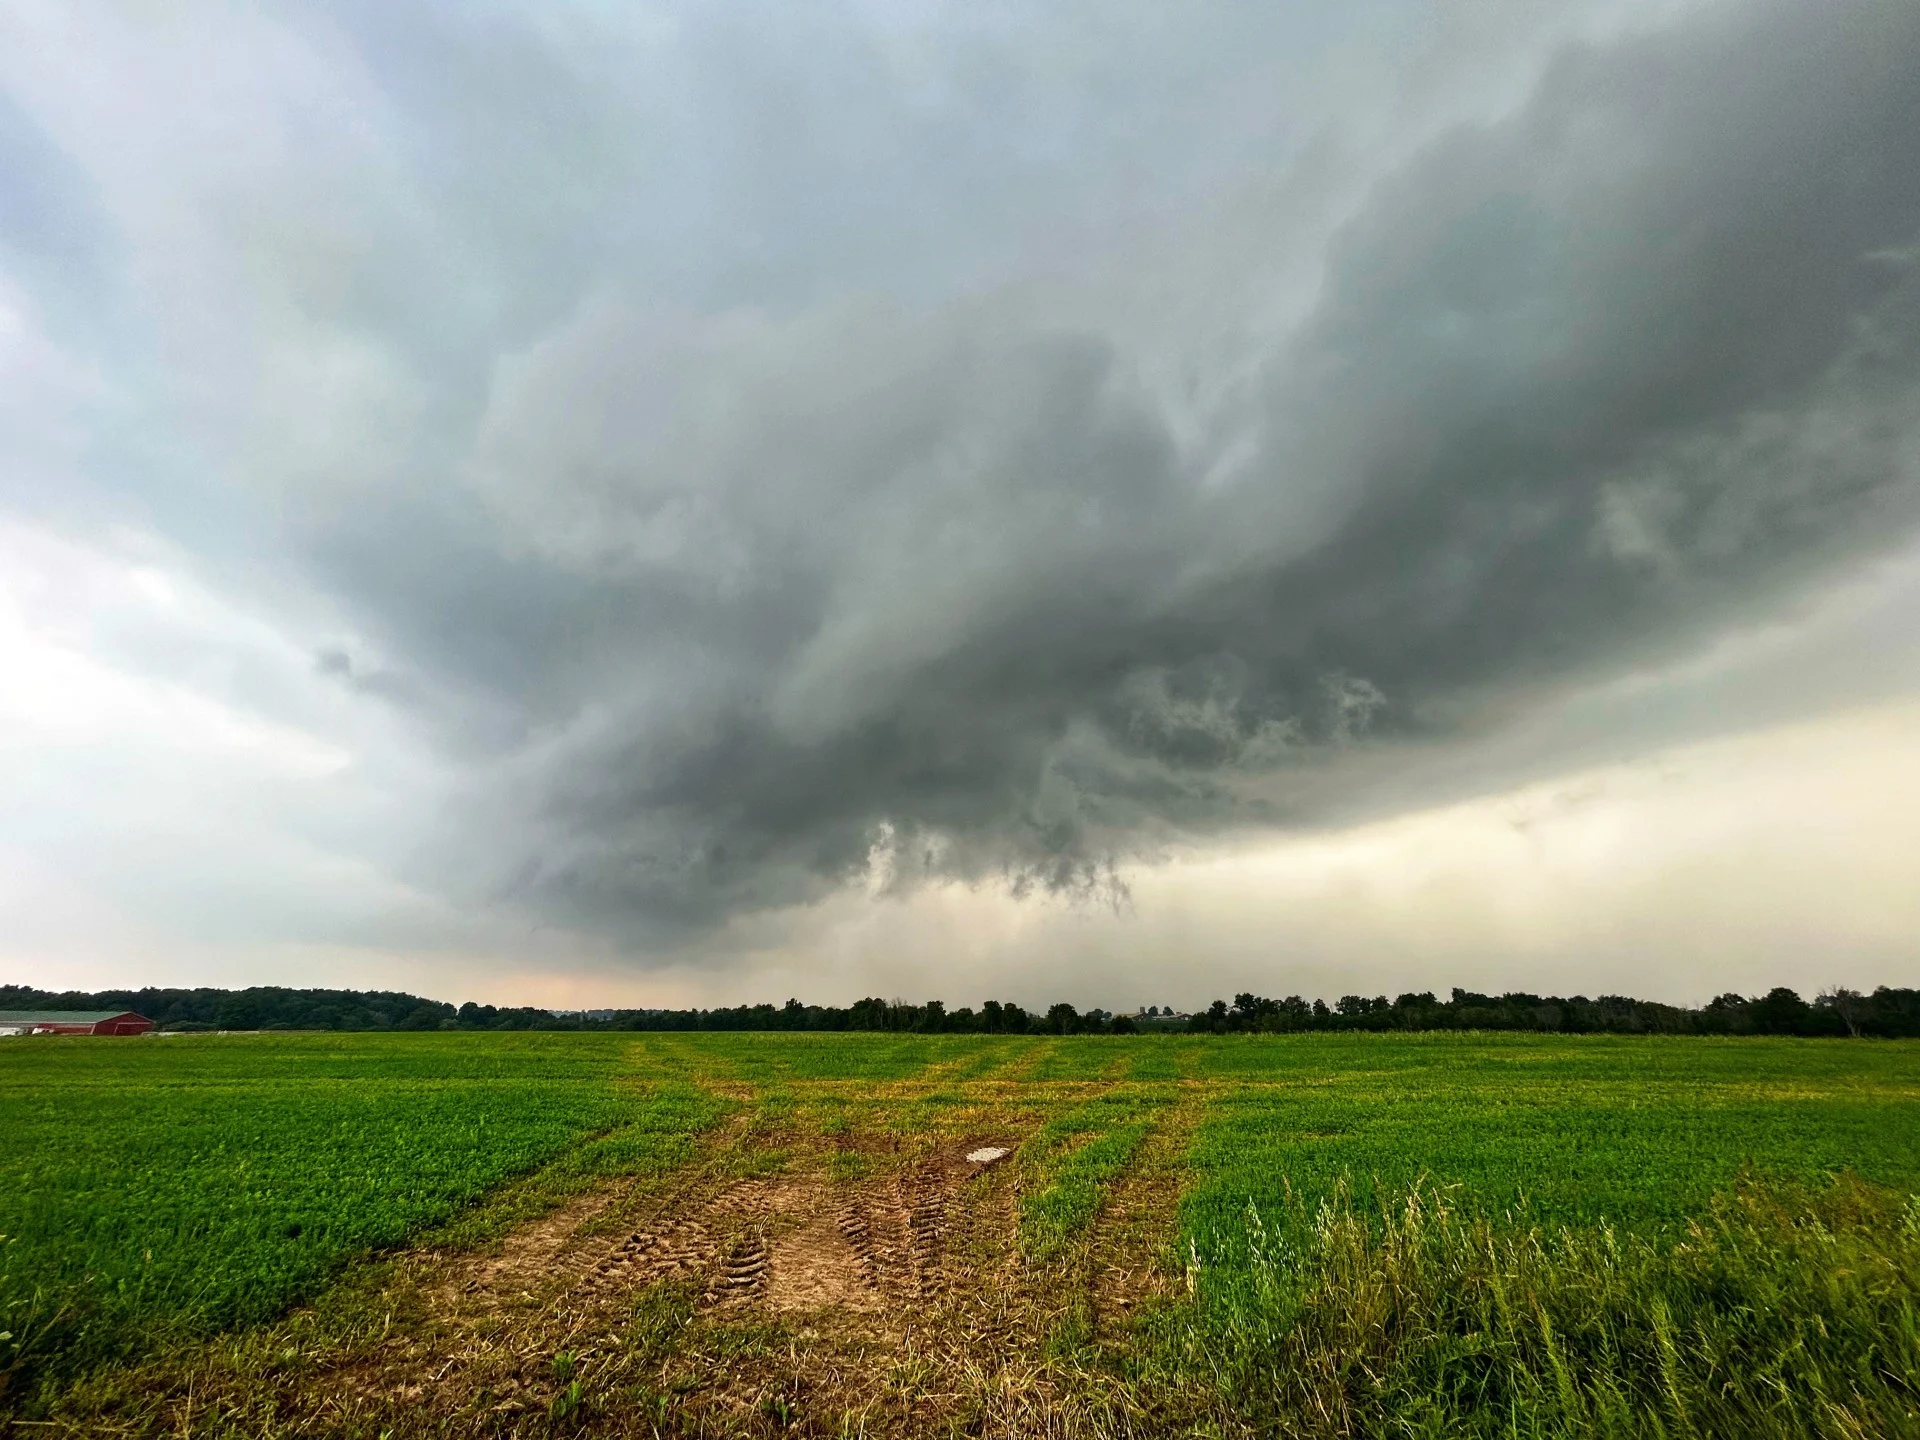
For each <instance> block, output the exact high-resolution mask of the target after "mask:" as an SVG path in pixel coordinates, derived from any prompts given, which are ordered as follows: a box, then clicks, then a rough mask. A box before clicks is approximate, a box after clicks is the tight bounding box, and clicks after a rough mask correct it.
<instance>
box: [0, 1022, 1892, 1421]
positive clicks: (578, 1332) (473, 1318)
mask: <svg viewBox="0 0 1920 1440" xmlns="http://www.w3.org/2000/svg"><path fill="white" fill-rule="evenodd" d="M0 1104H3V1105H4V1111H5V1117H6V1123H5V1126H4V1131H3V1134H0V1335H3V1336H4V1338H0V1376H4V1379H5V1385H6V1388H5V1389H4V1390H0V1414H4V1413H9V1407H10V1413H11V1415H12V1417H13V1421H14V1423H15V1424H17V1425H19V1426H21V1427H22V1428H21V1429H20V1433H21V1434H53V1433H72V1434H103V1433H127V1434H155V1435H159V1434H169V1435H178V1434H192V1435H209V1436H212V1435H249V1436H252V1435H296V1434H298V1435H336V1434H338V1435H365V1436H368V1437H376V1436H383V1435H385V1436H395V1437H398V1436H407V1435H428V1434H445V1435H466V1434H525V1435H535V1434H538V1435H546V1434H554V1433H581V1434H613V1435H645V1436H652V1435H669V1434H712V1435H735V1434H779V1433H791V1434H824V1435H834V1434H869V1435H887V1434H916V1435H917V1434H930V1435H931V1434H948V1433H961V1434H982V1433H985V1434H1009V1435H1020V1434H1035V1435H1041V1434H1048V1435H1068V1434H1089V1435H1098V1434H1138V1435H1157V1434H1218V1435H1231V1434H1247V1433H1256V1434H1276V1435H1286V1434H1311V1435H1374V1434H1380V1435H1408V1436H1412V1435H1443V1434H1475V1435H1478V1434H1485V1435H1516V1436H1517V1435H1529V1436H1531V1435H1589V1434H1591V1435H1643V1434H1644V1435H1654V1434H1660V1435H1701V1436H1707V1435H1730V1434H1741V1435H1746V1434H1756V1435H1783V1436H1784V1435H1860V1436H1868V1435H1920V1203H1917V1202H1915V1200H1914V1199H1913V1198H1912V1197H1913V1194H1914V1192H1915V1191H1916V1190H1920V1045H1916V1044H1909V1043H1906V1042H1889V1043H1874V1042H1844V1041H1833V1042H1828V1041H1796V1040H1761V1039H1737V1040H1707V1039H1697V1038H1694V1039H1664V1040H1663V1039H1625V1038H1567V1037H1557V1038H1533V1037H1525V1036H1499V1037H1491V1036H1474V1035H1431V1036H1407V1037H1386V1036H1369V1035H1351V1036H1334V1035H1323V1036H1297V1037H1254V1038H1249V1037H1218V1038H1212V1037H1171V1036H1137V1037H1112V1038H1095V1037H1078V1038H1064V1039H1044V1038H1034V1037H1021V1038H996V1037H970V1036H898V1037H888V1036H864V1035H834V1036H809V1035H781V1036H774V1035H676V1036H634V1035H622V1034H605V1033H600V1034H559V1035H555V1034H545V1035H542V1034H519V1035H505V1034H488V1033H482V1034H423V1035H360V1036H354V1035H310V1036H308V1035H284V1036H249V1037H241V1036H234V1037H213V1036H203V1037H190V1038H179V1039H156V1040H139V1041H114V1042H102V1041H91V1040H71V1041H69V1040H49V1039H34V1040H23V1041H13V1042H8V1043H6V1044H4V1045H0ZM981 1145H1001V1146H1005V1147H1007V1148H1009V1149H1010V1150H1012V1152H1013V1153H1012V1155H1011V1157H1010V1158H1009V1159H1008V1160H1007V1161H1005V1162H1004V1163H1001V1164H997V1165H992V1166H984V1167H983V1166H979V1165H975V1164H973V1163H972V1162H969V1161H968V1160H966V1158H965V1156H966V1154H967V1153H968V1152H969V1151H970V1150H973V1149H975V1148H976V1147H978V1146H981Z"/></svg>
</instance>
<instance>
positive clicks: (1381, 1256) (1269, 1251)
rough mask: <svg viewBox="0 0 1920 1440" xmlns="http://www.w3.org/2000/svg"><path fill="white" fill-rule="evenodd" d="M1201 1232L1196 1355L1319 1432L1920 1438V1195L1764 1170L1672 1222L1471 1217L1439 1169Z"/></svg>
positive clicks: (1180, 1327)
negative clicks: (1372, 1203) (1381, 1190)
mask: <svg viewBox="0 0 1920 1440" xmlns="http://www.w3.org/2000/svg"><path fill="white" fill-rule="evenodd" d="M1246 1223H1247V1228H1248V1231H1249V1237H1248V1238H1249V1240H1250V1242H1251V1246H1250V1248H1251V1255H1252V1263H1251V1264H1244V1263H1236V1264H1234V1265H1232V1266H1231V1267H1221V1268H1215V1267H1214V1266H1212V1265H1210V1264H1208V1263H1207V1261H1208V1257H1206V1256H1203V1255H1201V1254H1200V1253H1198V1250H1197V1248H1195V1249H1191V1250H1190V1251H1189V1255H1188V1262H1189V1266H1188V1282H1189V1286H1190V1287H1191V1289H1192V1291H1193V1294H1194V1296H1195V1299H1196V1301H1197V1303H1196V1304H1194V1305H1192V1306H1190V1307H1184V1308H1183V1309H1182V1310H1180V1311H1177V1312H1172V1313H1169V1314H1167V1315H1166V1316H1164V1317H1163V1319H1164V1321H1165V1323H1166V1324H1167V1326H1168V1327H1169V1333H1167V1334H1166V1335H1165V1336H1164V1338H1165V1339H1166V1340H1167V1341H1168V1342H1169V1343H1170V1345H1171V1347H1172V1353H1171V1354H1170V1355H1169V1358H1170V1359H1172V1360H1173V1362H1174V1364H1175V1366H1176V1369H1177V1370H1178V1372H1180V1373H1181V1374H1182V1375H1183V1376H1184V1378H1186V1379H1188V1380H1189V1381H1191V1380H1196V1379H1205V1380H1207V1381H1210V1382H1211V1385H1212V1387H1213V1388H1214V1390H1215V1393H1216V1394H1217V1395H1218V1396H1219V1397H1220V1399H1221V1401H1222V1402H1223V1403H1224V1405H1225V1407H1226V1410H1227V1413H1229V1414H1231V1415H1232V1416H1233V1417H1234V1419H1235V1420H1237V1421H1239V1422H1241V1423H1243V1424H1246V1425H1248V1426H1249V1427H1250V1428H1252V1429H1253V1430H1255V1431H1256V1432H1261V1433H1272V1434H1283V1435H1290V1436H1291V1435H1300V1436H1376V1435H1378V1436H1406V1437H1418V1436H1440V1435H1447V1436H1459V1435H1464V1436H1516V1437H1518V1436H1524V1437H1558V1436H1623V1437H1624V1436H1673V1437H1692V1436H1698V1437H1719V1436H1742V1437H1746V1436H1755V1437H1773V1436H1780V1437H1786V1436H1849V1437H1850V1436H1861V1437H1865V1436H1915V1435H1920V1200H1916V1199H1908V1198H1907V1197H1904V1196H1901V1195H1899V1194H1897V1193H1896V1192H1891V1191H1887V1190H1884V1189H1880V1188H1878V1187H1873V1186H1869V1185H1867V1184H1865V1183H1864V1182H1861V1181H1858V1180H1854V1179H1842V1180H1840V1181H1837V1182H1835V1183H1833V1184H1831V1185H1829V1186H1825V1187H1818V1188H1796V1189H1791V1190H1782V1189H1778V1188H1768V1187H1763V1186H1761V1185H1759V1184H1755V1183H1751V1182H1743V1183H1741V1184H1740V1185H1738V1186H1737V1187H1735V1188H1734V1189H1733V1190H1732V1191H1730V1192H1728V1193H1725V1194H1723V1195H1722V1196H1721V1197H1719V1198H1718V1199H1717V1200H1716V1201H1715V1202H1714V1204H1713V1205H1712V1207H1711V1209H1710V1211H1709V1212H1708V1213H1706V1214H1705V1215H1704V1216H1703V1217H1702V1218H1700V1219H1697V1220H1695V1221H1693V1222H1691V1223H1688V1224H1686V1225H1685V1226H1683V1227H1680V1228H1678V1229H1677V1230H1674V1231H1672V1232H1668V1233H1665V1234H1661V1235H1646V1234H1635V1233H1622V1232H1618V1231H1615V1230H1613V1229H1611V1228H1609V1227H1606V1226H1598V1227H1592V1228H1568V1227H1553V1228H1546V1227H1542V1226H1538V1225H1533V1224H1529V1223H1527V1221H1526V1217H1525V1216H1524V1214H1522V1215H1518V1216H1505V1217H1489V1216H1487V1215H1484V1214H1474V1213H1470V1212H1468V1211H1466V1210H1465V1209H1463V1208H1461V1207H1460V1206H1458V1205H1457V1204H1456V1203H1455V1200H1454V1197H1453V1195H1452V1194H1451V1193H1450V1192H1449V1190H1448V1189H1446V1188H1444V1187H1441V1186H1439V1185H1436V1184H1433V1183H1431V1182H1422V1183H1419V1184H1416V1185H1414V1186H1412V1187H1410V1188H1408V1189H1406V1190H1404V1191H1402V1192H1401V1193H1400V1194H1399V1195H1398V1196H1397V1197H1396V1198H1394V1199H1393V1200H1392V1201H1390V1202H1387V1203H1384V1204H1382V1205H1380V1206H1378V1207H1368V1206H1361V1205H1358V1204H1356V1203H1355V1202H1354V1200H1353V1198H1352V1196H1351V1194H1350V1192H1349V1191H1348V1190H1347V1189H1346V1188H1345V1187H1337V1188H1336V1189H1335V1191H1334V1192H1333V1193H1332V1194H1331V1195H1329V1196H1327V1197H1325V1198H1324V1199H1322V1200H1320V1201H1319V1202H1318V1203H1309V1202H1307V1201H1306V1200H1303V1199H1299V1198H1297V1197H1294V1198H1290V1200H1289V1203H1288V1205H1287V1206H1286V1207H1285V1209H1284V1210H1283V1211H1282V1213H1280V1214H1278V1215H1271V1214H1270V1215H1269V1216H1267V1217H1264V1218H1263V1217H1262V1215H1261V1214H1260V1213H1259V1212H1258V1211H1257V1210H1255V1209H1253V1208H1252V1207H1249V1211H1248V1215H1247V1222H1246Z"/></svg>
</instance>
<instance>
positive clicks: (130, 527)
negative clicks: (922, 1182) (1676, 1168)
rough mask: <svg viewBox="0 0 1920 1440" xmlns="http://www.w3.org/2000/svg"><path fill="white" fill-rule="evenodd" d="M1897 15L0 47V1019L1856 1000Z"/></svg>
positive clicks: (1908, 333)
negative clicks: (1328, 1001) (726, 1004)
mask: <svg viewBox="0 0 1920 1440" xmlns="http://www.w3.org/2000/svg"><path fill="white" fill-rule="evenodd" d="M1916 137H1920V7H1916V6H1914V5H1913V4H1911V3H1908V0H1823V3H1821V4H1817V5H1815V4H1808V3H1805V0H1792V3H1772V0H1751V3H1741V0H1732V3H1711V0H1691V3H1690V0H1591V3H1568V4H1559V5H1555V4H1545V5H1543V4H1540V3H1538V0H1453V3H1430V4H1416V3H1394V0H1364V3H1350V4H1344V5H1338V6H1334V5H1326V4H1322V3H1319V0H1314V3H1287V4H1279V3H1273V0H1263V3H1244V4H1242V3H1225V0H1209V3H1197V4H1191V5H1179V6H1168V5H1165V4H1152V5H1149V4H1144V3H1134V0H1100V3H1097V4H1096V3H1080V0H1066V3H1057V4H1051V5H1039V4H1031V3H1024V0H964V3H962V0H953V3H943V0H898V3H887V0H780V3H770V0H735V3H718V4H716V3H701V4H689V3H663V4H645V3H634V4H618V5H610V4H603V3H577V4H564V3H552V0H547V3H540V4H534V3H531V0H527V3H497V4H493V3H487V4H482V3H474V0H460V3H445V4H441V3H435V0H415V3H411V4H406V5H395V4H392V3H388V0H378V3H337V4H318V5H316V4H289V5H284V6H282V5H268V4H258V5H241V4H213V3H207V4H191V3H189V4H164V5H162V4H141V3H132V0H128V3H124V4H91V3H76V0H49V3H37V0H13V3H10V4H8V5H7V6H5V7H4V8H0V916H3V917H4V923H0V972H4V978H6V979H9V980H14V981H20V982H28V983H37V984H43V985H60V986H66V985H76V986H89V987H91V986H96V985H107V984H137V983H227V984H245V983H259V982H269V983H283V984H324V983H338V984H381V985H389V986H396V987H406V988H413V989H416V990H420V991H424V992H426V993H431V994H435V995H441V996H446V997H449V998H454V999H462V998H467V997H469V996H472V997H478V998H488V999H495V1000H530V1001H538V1002H543V1003H572V1002H580V1003H594V1002H599V1003H649V1002H653V1003H684V1002H692V1001H697V1002H701V1003H708V1002H713V1001H718V1000H726V1001H732V1000H738V999H774V1000H779V999H783V998H785V996H786V995H787V994H799V995H801V996H803V997H805V998H809V999H816V1000H834V1001H844V1000H847V999H850V998H852V997H854V996H857V995H860V994H866V993H871V992H881V993H888V994H894V993H899V994H905V995H909V996H926V995H937V996H942V997H944V998H946V999H947V1000H948V1001H949V1002H950V1003H973V1002H976V1001H978V1000H979V999H981V998H983V997H984V996H986V995H987V994H990V993H991V994H996V995H1002V996H1006V997H1008V998H1014V999H1019V1000H1023V1001H1027V1002H1029V1003H1036V1002H1037V1003H1045V1002H1047V1001H1050V1000H1053V999H1060V998H1066V999H1070V1000H1073V1001H1075V1002H1076V1003H1079V1004H1083V1005H1087V1004H1096V1003H1098V1004H1105V1005H1108V1006H1132V1005H1135V1004H1143V1003H1171V1004H1179V1005H1188V1004H1194V1003H1204V1002H1205V1000H1207V999H1209V998H1211V996H1212V995H1214V994H1218V993H1230V992H1231V991H1233V990H1237V989H1243V988H1251V989H1255V990H1259V991H1262V992H1266V993H1286V992H1289V991H1294V990H1300V991H1304V992H1305V993H1308V994H1326V995H1330V996H1331V995H1338V994H1341V993H1345V992H1348V991H1352V990H1365V991H1368V992H1374V991H1381V990H1387V991H1394V990H1399V989H1405V988H1429V987H1434V988H1441V989H1444V988H1445V987H1446V986H1449V985H1452V984H1464V985H1468V986H1470V987H1472V988H1479V989H1501V988H1507V987H1509V986H1514V987H1524V988H1532V989H1559V990H1566V991H1571V990H1581V991H1586V992H1589V993H1600V992H1604V991H1612V990H1630V991H1635V992H1638V993H1643V994H1652V995H1658V996H1662V997H1666V998H1673V999H1686V1000H1698V999H1701V998H1704V997H1705V996H1706V995H1709V994H1712V993H1714V992H1716V991H1718V990H1723V989H1728V988H1734V989H1742V990H1748V991H1751V990H1755V989H1759V988H1764V987H1765V986H1768V985H1771V984H1775V983H1783V982H1784V983H1790V984H1794V985H1797V986H1798V987H1800V988H1801V989H1803V990H1806V991H1809V992H1811V991H1813V990H1817V989H1819V988H1821V987H1822V986H1824V985H1829V984H1835V983H1851V984H1855V985H1872V984H1876V983H1892V984H1914V983H1920V901H1917V900H1916V892H1920V886H1916V885H1915V884H1914V883H1913V882H1912V878H1911V877H1912V876H1914V875H1915V874H1920V548H1917V547H1920V163H1916V160H1915V146H1916Z"/></svg>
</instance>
